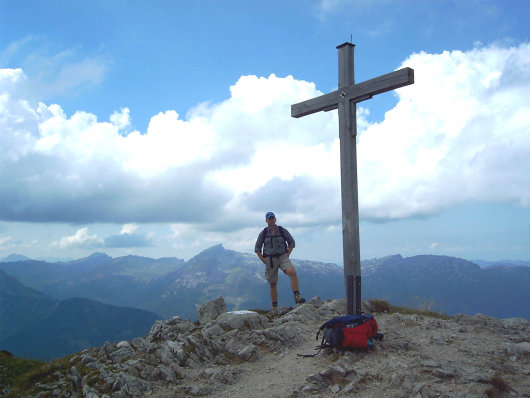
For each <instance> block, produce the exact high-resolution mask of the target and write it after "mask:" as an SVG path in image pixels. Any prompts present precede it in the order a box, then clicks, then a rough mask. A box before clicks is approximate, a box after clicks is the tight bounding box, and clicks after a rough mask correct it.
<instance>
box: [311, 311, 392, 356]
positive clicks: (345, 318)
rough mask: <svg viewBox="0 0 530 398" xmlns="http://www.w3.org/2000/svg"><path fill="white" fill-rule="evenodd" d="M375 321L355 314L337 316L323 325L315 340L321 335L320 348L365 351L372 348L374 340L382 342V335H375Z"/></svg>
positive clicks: (370, 317)
mask: <svg viewBox="0 0 530 398" xmlns="http://www.w3.org/2000/svg"><path fill="white" fill-rule="evenodd" d="M377 330H378V326H377V321H376V320H375V318H374V317H373V316H372V315H371V314H355V315H342V316H337V317H335V318H333V319H331V320H329V321H327V322H326V323H324V324H323V325H322V326H321V327H320V329H319V330H318V332H317V337H316V340H317V341H318V336H319V334H320V333H321V332H324V333H323V336H322V341H321V343H320V347H317V348H337V349H340V350H345V349H348V348H350V349H351V348H360V349H366V348H368V347H373V345H374V340H379V341H381V340H383V335H382V334H381V333H377Z"/></svg>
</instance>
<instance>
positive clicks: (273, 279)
mask: <svg viewBox="0 0 530 398" xmlns="http://www.w3.org/2000/svg"><path fill="white" fill-rule="evenodd" d="M265 221H266V222H267V225H268V226H267V227H266V228H265V229H264V230H263V231H261V233H260V234H259V236H258V239H257V240H256V247H255V251H256V254H257V255H258V257H259V258H260V260H261V261H263V264H265V278H266V279H267V281H268V282H269V286H270V295H271V300H272V309H276V308H278V288H277V283H278V268H279V269H281V270H282V271H283V272H284V273H285V274H286V275H287V276H289V278H291V288H292V289H293V294H294V301H295V303H296V304H302V303H305V298H303V297H302V296H301V295H300V292H299V290H298V277H297V276H296V270H295V269H294V267H293V264H292V263H291V260H289V255H290V254H291V252H292V251H293V249H294V239H293V237H292V236H291V234H290V233H289V231H287V230H286V229H285V228H283V227H281V226H279V225H276V216H275V215H274V213H273V212H272V211H269V212H268V213H267V214H266V215H265ZM262 248H263V252H262Z"/></svg>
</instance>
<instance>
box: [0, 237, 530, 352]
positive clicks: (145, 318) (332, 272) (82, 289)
mask: <svg viewBox="0 0 530 398" xmlns="http://www.w3.org/2000/svg"><path fill="white" fill-rule="evenodd" d="M292 262H293V264H294V265H295V268H296V270H297V274H298V278H299V280H300V287H301V292H302V294H303V295H304V296H305V297H306V298H312V297H314V296H319V297H321V298H322V299H334V298H340V297H343V296H344V271H343V268H342V267H339V266H337V265H335V264H330V263H321V262H315V261H307V260H296V259H292ZM361 266H362V292H363V299H370V298H377V299H385V300H387V301H389V302H390V303H392V304H395V305H403V306H410V307H423V308H424V309H431V310H433V311H439V312H444V313H447V314H449V315H454V314H456V313H458V312H461V313H467V314H470V315H474V314H476V313H484V314H487V315H491V316H495V317H499V318H506V317H525V318H527V319H528V318H529V317H530V307H529V306H528V303H529V302H530V289H529V286H530V267H528V266H517V265H510V266H499V265H496V266H489V267H485V268H481V267H479V266H478V265H477V264H475V263H472V262H470V261H467V260H463V259H459V258H455V257H447V256H433V255H424V256H414V257H408V258H403V257H402V256H401V255H394V256H388V257H385V258H380V259H371V260H364V261H363V262H362V264H361ZM263 267H264V266H263V264H262V263H261V262H260V260H259V259H258V258H257V256H255V255H254V254H247V253H239V252H236V251H232V250H226V249H225V248H224V247H223V246H222V245H216V246H213V247H211V248H209V249H207V250H205V251H203V252H201V253H199V254H198V255H197V256H195V257H193V258H192V259H190V260H188V261H184V260H182V259H178V258H160V259H152V258H147V257H139V256H124V257H117V258H112V257H110V256H108V255H106V254H104V253H94V254H93V255H91V256H89V257H86V258H83V259H79V260H73V261H68V262H59V263H48V262H45V261H37V260H28V259H24V258H18V259H16V261H4V262H0V288H1V290H0V325H1V326H0V349H12V350H13V348H14V347H15V348H16V347H20V346H21V345H24V343H23V342H24V341H25V342H26V343H27V342H28V341H37V340H39V339H41V340H43V341H46V340H45V339H46V338H49V336H55V338H56V341H58V342H59V343H58V344H59V345H62V346H64V347H65V349H64V351H61V352H60V354H61V355H64V353H65V352H67V351H68V352H74V351H75V350H80V349H82V348H85V347H88V346H90V345H91V344H92V345H93V344H100V342H101V339H102V338H104V336H105V338H104V340H111V341H117V340H120V339H124V338H125V334H126V332H125V331H124V330H127V331H128V333H129V335H128V336H131V333H132V334H134V333H138V334H137V335H143V334H145V332H146V331H147V330H148V328H149V326H150V325H152V323H153V321H154V319H157V318H161V317H162V318H170V317H172V316H176V315H177V316H180V317H182V318H184V319H186V318H189V319H195V318H196V316H197V306H198V305H199V304H200V303H203V302H206V301H208V300H211V299H213V298H216V297H219V296H222V297H223V298H224V300H225V302H226V305H227V309H228V310H235V309H252V308H269V307H270V298H269V291H268V287H267V283H266V281H265V279H264V275H263V273H264V272H263V271H264V270H263ZM278 288H279V304H280V306H292V305H293V304H294V302H293V297H292V293H291V291H290V286H289V279H288V278H287V277H285V276H284V275H280V278H279V283H278ZM79 298H83V299H84V300H81V299H79ZM108 306H113V307H112V309H111V308H108ZM118 307H119V308H118ZM124 307H128V308H124ZM131 307H133V308H131ZM113 311H115V312H113ZM134 311H142V312H139V313H134ZM76 314H77V315H76ZM155 314H159V315H155ZM76 317H77V318H76ZM131 318H133V319H137V320H138V322H134V321H133V320H131ZM72 319H77V321H72ZM112 319H120V321H119V322H112ZM84 321H86V323H83V322H84ZM116 323H118V324H120V325H122V326H121V328H120V327H118V328H114V329H112V327H113V325H116ZM54 325H55V326H54ZM97 325H105V327H106V328H107V329H105V330H103V328H102V327H101V328H100V327H97ZM77 326H79V327H78V328H77ZM32 330H33V331H34V332H33V334H31V331H32ZM83 333H85V335H83ZM39 334H40V335H39ZM46 336H48V337H46ZM72 336H73V337H72ZM69 338H70V339H71V340H72V339H73V340H74V341H76V343H75V344H70V343H69V342H68V339H69ZM17 339H18V340H17ZM112 339H114V340H112ZM80 341H83V344H79V342H80ZM41 345H42V344H41ZM43 345H44V346H46V345H48V346H49V345H50V344H48V343H45V344H43ZM17 349H18V348H17ZM13 351H14V352H16V353H19V352H21V351H20V350H19V351H16V350H13ZM24 355H26V351H24ZM50 355H52V353H44V354H43V355H41V358H48V357H50ZM54 355H55V354H54Z"/></svg>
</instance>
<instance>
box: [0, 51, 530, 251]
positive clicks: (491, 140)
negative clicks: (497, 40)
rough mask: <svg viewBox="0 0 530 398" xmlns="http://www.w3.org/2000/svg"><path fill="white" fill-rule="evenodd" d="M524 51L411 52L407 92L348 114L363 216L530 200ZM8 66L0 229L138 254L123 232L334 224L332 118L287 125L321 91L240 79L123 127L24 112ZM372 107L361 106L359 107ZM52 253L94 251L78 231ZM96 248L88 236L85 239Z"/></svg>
mask: <svg viewBox="0 0 530 398" xmlns="http://www.w3.org/2000/svg"><path fill="white" fill-rule="evenodd" d="M529 64H530V44H528V43H524V44H521V45H519V46H517V47H509V48H507V47H500V46H495V45H494V46H489V47H480V48H476V49H474V50H472V51H468V52H461V51H451V52H444V53H442V54H426V53H419V54H413V55H411V56H410V57H409V58H408V59H407V60H406V61H405V62H403V66H410V67H412V68H414V70H415V84H414V85H412V86H408V87H405V88H402V89H400V90H397V91H396V93H397V94H396V95H397V99H398V103H397V105H396V106H395V107H394V108H393V109H389V110H388V112H387V113H386V115H385V119H384V120H383V121H381V122H379V123H371V122H370V121H369V119H368V112H366V111H365V110H363V108H362V107H360V106H359V107H358V109H359V111H358V126H359V138H358V173H359V200H360V210H361V216H363V217H365V218H371V219H378V220H388V219H396V218H406V217H414V216H418V215H430V214H435V213H437V212H439V211H440V210H442V209H444V208H446V207H449V206H452V205H454V204H457V203H462V202H466V201H497V202H516V203H519V204H520V205H523V206H527V205H528V204H529V203H530V196H529V195H530V186H529V181H530V180H529V179H528V175H530V134H529V126H530V116H529V115H530V99H529V98H530V97H529V96H528V95H527V93H528V92H529V91H530V90H529V88H530V73H529V71H530V68H529V66H530V65H529ZM30 83H31V82H29V81H28V78H27V77H26V75H25V74H24V72H23V71H22V70H21V69H2V70H0V135H1V140H0V149H1V151H0V179H1V181H2V184H1V185H0V197H2V201H1V202H0V219H2V220H7V221H31V222H46V221H55V222H77V223H91V222H111V223H120V224H126V226H124V227H123V229H122V235H123V234H129V235H131V236H132V237H134V238H135V239H136V241H134V242H124V241H123V237H120V238H116V237H110V238H112V239H110V238H108V239H107V244H112V245H114V246H119V245H126V244H127V245H146V244H150V240H149V238H148V237H146V236H143V235H138V234H136V229H135V228H137V227H136V226H137V225H138V224H140V223H148V222H154V223H156V222H169V223H173V224H174V225H186V226H189V227H190V228H196V229H199V230H202V231H210V232H212V233H213V235H211V239H212V240H214V239H216V238H215V237H216V235H215V233H216V232H215V231H236V230H238V229H241V230H242V229H243V228H245V227H248V226H250V225H254V223H255V220H256V219H262V218H263V212H264V211H267V210H270V209H274V210H275V211H278V212H280V213H282V215H283V218H282V219H283V220H284V221H285V222H288V223H289V225H293V226H311V225H322V224H323V225H328V226H329V225H335V224H340V170H339V164H340V162H339V140H338V122H337V120H338V118H337V114H336V112H328V113H324V112H321V113H318V114H314V115H310V116H306V117H303V118H300V119H293V118H291V116H290V105H291V104H294V103H296V102H300V101H302V100H305V99H309V98H312V97H315V96H318V95H320V94H321V93H320V92H319V91H318V90H317V89H316V87H315V85H314V84H313V83H310V82H305V81H299V80H296V79H295V78H293V77H292V76H287V77H278V76H275V75H270V76H268V77H257V76H242V77H241V78H240V79H239V80H238V81H237V82H235V83H234V85H233V86H232V87H231V88H230V91H231V96H230V98H228V99H226V100H225V101H222V102H219V103H204V104H199V105H197V106H196V107H195V108H193V109H191V110H190V111H189V112H188V114H187V115H186V117H185V118H182V117H181V116H180V115H179V114H178V113H177V112H176V111H174V110H165V111H161V112H160V113H158V114H157V115H154V116H153V117H152V118H151V121H150V123H149V126H148V128H147V131H145V132H140V131H128V130H127V129H129V128H130V111H129V109H128V108H126V107H122V108H121V109H120V110H119V111H116V112H114V113H112V115H111V117H110V119H109V121H98V120H97V118H96V116H95V115H93V114H90V113H87V112H83V111H78V112H75V113H74V114H72V115H67V114H65V112H64V110H63V109H62V108H61V107H60V105H57V104H44V103H40V104H39V105H38V106H35V107H32V106H31V105H30V101H28V100H27V99H26V98H25V96H24V92H25V90H23V89H22V88H23V86H24V85H27V84H30ZM362 106H363V107H367V108H369V107H370V101H367V102H364V103H362ZM68 238H69V239H67V238H63V239H65V240H64V241H63V240H61V242H64V243H63V244H65V245H68V244H70V242H77V241H83V239H85V241H86V242H88V243H90V244H94V243H96V244H101V241H100V240H98V239H99V238H97V237H90V236H89V235H88V232H87V231H86V230H83V229H81V230H79V231H78V233H77V234H76V235H74V237H68ZM91 238H93V240H92V241H91V240H90V239H91ZM121 247H123V246H121Z"/></svg>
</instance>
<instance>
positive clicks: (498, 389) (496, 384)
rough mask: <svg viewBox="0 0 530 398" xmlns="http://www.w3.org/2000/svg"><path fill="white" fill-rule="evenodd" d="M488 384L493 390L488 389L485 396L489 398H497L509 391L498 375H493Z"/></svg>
mask: <svg viewBox="0 0 530 398" xmlns="http://www.w3.org/2000/svg"><path fill="white" fill-rule="evenodd" d="M490 384H491V385H492V386H493V388H490V389H488V390H487V391H486V395H487V396H488V397H490V398H493V397H498V396H499V395H500V394H502V393H507V392H509V391H510V387H509V386H508V383H506V381H505V380H504V379H503V378H502V377H501V376H499V375H495V376H493V377H492V378H491V379H490Z"/></svg>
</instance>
